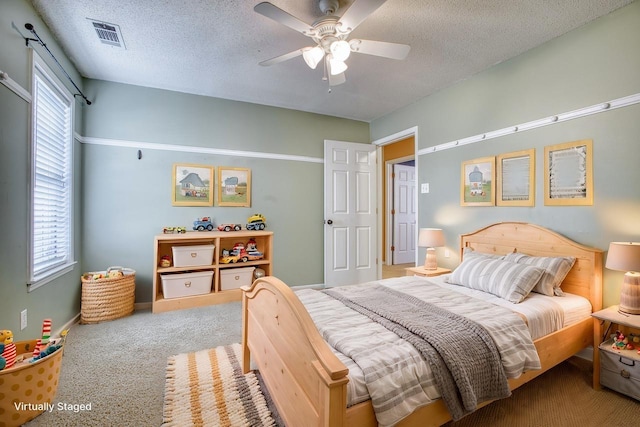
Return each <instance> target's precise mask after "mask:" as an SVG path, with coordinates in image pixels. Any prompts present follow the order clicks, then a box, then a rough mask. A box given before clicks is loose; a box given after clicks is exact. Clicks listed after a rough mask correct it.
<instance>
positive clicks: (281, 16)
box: [253, 1, 311, 36]
mask: <svg viewBox="0 0 640 427" xmlns="http://www.w3.org/2000/svg"><path fill="white" fill-rule="evenodd" d="M253 10H254V11H256V12H258V13H259V14H260V15H263V16H266V17H267V18H270V19H273V20H274V21H276V22H279V23H280V24H282V25H285V26H287V27H289V28H291V29H293V30H296V31H297V32H299V33H302V34H304V35H305V36H306V35H308V34H309V33H310V32H311V26H310V25H308V24H305V23H304V22H302V21H301V20H299V19H298V18H296V17H295V16H293V15H291V14H289V13H287V12H285V11H284V10H282V9H280V8H279V7H277V6H274V5H272V4H271V3H269V2H267V1H265V2H262V3H258V4H257V5H255V7H254V8H253Z"/></svg>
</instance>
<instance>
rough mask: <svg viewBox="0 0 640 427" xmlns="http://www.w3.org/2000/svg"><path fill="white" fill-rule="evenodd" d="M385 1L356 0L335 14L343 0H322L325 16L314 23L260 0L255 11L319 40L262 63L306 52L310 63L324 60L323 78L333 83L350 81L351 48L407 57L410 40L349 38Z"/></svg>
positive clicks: (378, 54) (271, 63) (376, 54)
mask: <svg viewBox="0 0 640 427" xmlns="http://www.w3.org/2000/svg"><path fill="white" fill-rule="evenodd" d="M385 1H386V0H355V1H354V2H353V4H352V5H351V7H349V9H347V11H346V12H345V13H344V14H343V15H342V16H335V15H334V13H335V12H336V11H337V10H338V8H339V0H319V4H318V5H319V7H320V10H321V11H322V13H324V15H325V16H323V17H321V18H319V19H317V20H316V21H315V22H314V23H313V24H311V25H309V24H306V23H304V22H302V21H301V20H299V19H298V18H296V17H295V16H293V15H290V14H289V13H287V12H285V11H284V10H282V9H280V8H279V7H277V6H274V5H273V4H271V3H269V2H262V3H258V4H257V5H256V6H255V7H254V8H253V10H254V11H256V12H257V13H259V14H261V15H264V16H266V17H267V18H270V19H273V20H274V21H276V22H279V23H280V24H282V25H285V26H287V27H289V28H291V29H293V30H295V31H298V32H299V33H302V34H303V35H305V36H307V37H309V38H311V39H312V40H313V41H314V43H315V45H313V46H308V47H303V48H301V49H297V50H294V51H293V52H289V53H285V54H284V55H280V56H276V57H275V58H271V59H268V60H266V61H262V62H260V65H263V66H269V65H273V64H277V63H279V62H284V61H287V60H289V59H292V58H295V57H298V56H300V55H302V57H303V59H304V61H305V62H306V63H307V65H308V66H309V67H310V68H312V69H315V68H316V67H317V65H318V63H320V61H322V60H324V67H325V76H324V77H323V79H324V80H326V79H328V80H329V85H330V86H336V85H339V84H342V83H344V82H345V81H346V77H345V75H344V71H345V70H346V69H347V64H346V62H345V61H346V60H347V58H349V55H350V54H351V52H356V53H364V54H367V55H375V56H381V57H383V58H391V59H398V60H402V59H405V58H406V57H407V55H408V54H409V50H410V49H411V46H408V45H406V44H398V43H387V42H380V41H373V40H362V39H349V35H350V34H351V32H352V31H353V30H355V29H356V27H357V26H358V25H360V24H361V23H362V21H364V20H365V19H366V18H367V16H369V15H370V14H372V13H373V12H374V11H375V10H376V9H378V8H379V7H380V6H382V4H383V3H384V2H385ZM327 74H328V76H327Z"/></svg>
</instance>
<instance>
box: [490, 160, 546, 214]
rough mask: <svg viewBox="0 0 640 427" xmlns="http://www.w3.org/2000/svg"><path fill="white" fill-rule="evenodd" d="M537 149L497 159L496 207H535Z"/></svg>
mask: <svg viewBox="0 0 640 427" xmlns="http://www.w3.org/2000/svg"><path fill="white" fill-rule="evenodd" d="M535 152H536V151H535V149H533V148H532V149H530V150H523V151H514V152H513V153H506V154H500V155H499V156H497V157H496V177H497V182H496V205H498V206H535V194H536V189H535V182H536V180H535V173H536V164H535Z"/></svg>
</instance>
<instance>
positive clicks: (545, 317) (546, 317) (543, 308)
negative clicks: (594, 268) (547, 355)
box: [416, 275, 592, 340]
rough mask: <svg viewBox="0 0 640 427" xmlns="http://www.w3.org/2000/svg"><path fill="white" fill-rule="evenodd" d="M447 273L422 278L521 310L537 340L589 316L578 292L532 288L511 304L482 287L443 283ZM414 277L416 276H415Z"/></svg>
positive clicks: (584, 301)
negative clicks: (551, 292)
mask: <svg viewBox="0 0 640 427" xmlns="http://www.w3.org/2000/svg"><path fill="white" fill-rule="evenodd" d="M448 276H449V275H442V276H438V277H429V278H423V279H424V280H428V281H429V282H432V283H435V284H437V285H438V286H441V287H443V288H447V289H451V290H453V291H456V292H460V293H464V294H466V295H471V296H472V297H474V298H478V299H481V300H483V301H487V302H490V303H492V304H496V305H499V306H501V307H505V308H508V309H510V310H512V311H515V312H517V313H520V314H522V315H523V316H524V317H525V318H526V319H527V326H528V328H529V332H531V338H532V339H533V340H537V339H538V338H541V337H543V336H545V335H549V334H550V333H552V332H555V331H557V330H560V329H562V328H565V327H567V326H570V325H572V324H574V323H577V322H579V321H581V320H584V319H586V318H589V317H591V310H592V307H591V303H590V302H589V300H588V299H586V298H584V297H581V296H579V295H573V294H569V293H566V292H565V293H564V296H562V297H556V296H553V297H550V296H546V295H542V294H538V293H535V292H532V293H530V294H529V296H528V297H527V298H525V300H524V301H522V302H521V303H519V304H513V303H511V302H509V301H507V300H504V299H502V298H499V297H497V296H495V295H491V294H488V293H486V292H482V291H476V290H474V289H469V288H465V287H464V286H458V285H452V284H449V283H446V280H447V277H448ZM416 278H417V276H416Z"/></svg>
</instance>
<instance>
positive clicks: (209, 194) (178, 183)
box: [171, 163, 215, 206]
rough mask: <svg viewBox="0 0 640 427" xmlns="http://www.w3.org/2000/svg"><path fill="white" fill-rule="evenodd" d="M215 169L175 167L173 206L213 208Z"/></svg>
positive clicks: (188, 165)
mask: <svg viewBox="0 0 640 427" xmlns="http://www.w3.org/2000/svg"><path fill="white" fill-rule="evenodd" d="M214 176H215V175H214V168H213V166H207V165H192V164H188V163H176V164H174V165H173V172H172V180H171V183H172V185H171V199H172V204H173V206H213V189H214V186H213V180H214Z"/></svg>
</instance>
